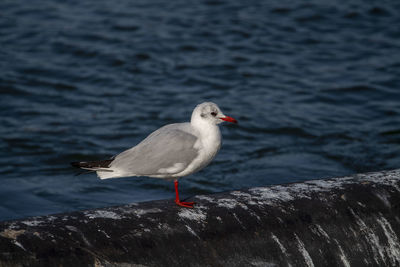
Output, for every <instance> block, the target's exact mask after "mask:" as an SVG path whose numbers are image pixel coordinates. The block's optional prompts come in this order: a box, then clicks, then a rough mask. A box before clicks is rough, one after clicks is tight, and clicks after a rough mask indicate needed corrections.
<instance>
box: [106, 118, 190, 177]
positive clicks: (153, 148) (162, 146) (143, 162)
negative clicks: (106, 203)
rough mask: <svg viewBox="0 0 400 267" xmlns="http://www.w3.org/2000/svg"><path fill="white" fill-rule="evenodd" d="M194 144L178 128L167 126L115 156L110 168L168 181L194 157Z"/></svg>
mask: <svg viewBox="0 0 400 267" xmlns="http://www.w3.org/2000/svg"><path fill="white" fill-rule="evenodd" d="M184 126H185V125H184ZM196 141H197V137H196V136H195V135H192V134H190V133H188V132H187V131H185V130H184V127H183V128H182V127H179V124H173V125H167V126H164V127H162V128H160V129H158V130H157V131H155V132H153V133H152V134H150V135H149V136H148V137H147V138H146V139H144V140H143V141H142V142H141V143H139V144H138V145H137V146H135V147H133V148H131V149H128V150H126V151H124V152H122V153H121V154H119V155H117V156H116V157H115V159H114V160H113V162H112V163H111V166H110V167H112V168H116V169H118V170H119V171H122V172H123V173H126V174H129V175H137V176H163V175H165V177H167V176H168V175H172V174H176V173H179V172H181V171H183V170H184V169H185V168H186V167H187V166H188V165H189V164H190V163H191V162H192V161H193V160H194V159H195V158H196V157H197V155H198V149H196V148H194V146H195V143H196Z"/></svg>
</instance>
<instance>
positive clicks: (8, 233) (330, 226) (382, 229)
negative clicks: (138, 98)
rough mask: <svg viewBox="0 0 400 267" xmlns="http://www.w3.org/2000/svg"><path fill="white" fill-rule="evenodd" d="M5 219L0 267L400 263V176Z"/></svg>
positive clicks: (395, 173) (315, 182)
mask: <svg viewBox="0 0 400 267" xmlns="http://www.w3.org/2000/svg"><path fill="white" fill-rule="evenodd" d="M192 200H194V201H196V202H197V205H196V207H195V208H194V209H187V208H182V207H178V206H176V205H175V204H174V201H173V200H172V199H171V200H162V201H152V202H146V203H138V204H131V205H125V206H119V207H110V208H102V209H96V210H87V211H81V212H72V213H66V214H57V215H50V216H43V217H34V218H28V219H24V220H17V221H8V222H0V266H309V267H310V266H400V242H399V239H400V218H399V216H400V170H394V171H385V172H378V173H367V174H358V175H354V176H349V177H342V178H334V179H327V180H312V181H307V182H303V183H294V184H288V185H276V186H270V187H262V188H251V189H246V190H241V191H233V192H226V193H220V194H214V195H207V196H196V197H193V198H192Z"/></svg>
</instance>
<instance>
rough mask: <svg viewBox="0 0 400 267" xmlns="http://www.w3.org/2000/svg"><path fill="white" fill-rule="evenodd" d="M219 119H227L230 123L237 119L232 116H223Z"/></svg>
mask: <svg viewBox="0 0 400 267" xmlns="http://www.w3.org/2000/svg"><path fill="white" fill-rule="evenodd" d="M220 119H221V120H223V121H228V122H232V123H237V120H235V119H234V118H232V117H229V116H225V117H223V118H220Z"/></svg>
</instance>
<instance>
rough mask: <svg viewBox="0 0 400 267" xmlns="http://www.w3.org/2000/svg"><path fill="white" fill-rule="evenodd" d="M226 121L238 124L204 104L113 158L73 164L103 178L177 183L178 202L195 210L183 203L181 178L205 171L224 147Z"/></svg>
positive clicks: (208, 104)
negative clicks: (185, 118) (222, 129)
mask: <svg viewBox="0 0 400 267" xmlns="http://www.w3.org/2000/svg"><path fill="white" fill-rule="evenodd" d="M224 121H226V122H232V123H237V121H236V120H235V119H234V118H232V117H229V116H226V115H224V114H223V113H222V111H221V110H220V109H219V107H218V106H217V105H216V104H215V103H212V102H204V103H201V104H199V105H197V106H196V108H195V109H194V110H193V113H192V117H191V120H190V122H184V123H173V124H168V125H165V126H163V127H161V128H159V129H158V130H156V131H154V132H153V133H151V134H150V135H149V136H147V137H146V138H145V139H144V140H143V141H141V142H140V143H139V144H137V145H136V146H134V147H132V148H130V149H128V150H125V151H123V152H121V153H120V154H118V155H116V156H114V157H113V158H111V159H108V160H100V161H88V162H71V165H72V166H74V167H78V168H81V169H84V170H89V171H95V172H96V173H97V176H98V177H99V178H100V179H109V178H118V177H131V176H147V177H155V178H163V179H167V180H174V185H175V203H176V204H177V205H179V206H182V207H187V208H193V205H194V202H183V201H180V199H179V192H178V179H179V178H181V177H184V176H187V175H190V174H192V173H195V172H197V171H199V170H201V169H203V168H204V167H206V166H207V165H208V164H209V163H210V162H211V161H212V160H213V158H214V157H215V155H216V154H217V153H218V151H219V149H220V147H221V132H220V130H219V127H218V124H220V123H222V122H224Z"/></svg>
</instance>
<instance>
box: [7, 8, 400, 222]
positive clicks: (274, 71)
mask: <svg viewBox="0 0 400 267" xmlns="http://www.w3.org/2000/svg"><path fill="white" fill-rule="evenodd" d="M399 3H400V2H398V1H361V0H360V1H358V0H350V1H338V0H331V1H321V0H315V1H233V0H232V1H219V0H206V1H197V0H196V1H190V0H189V1H188V0H184V1H183V0H177V1H154V0H151V1H150V0H140V1H137V0H135V1H131V0H118V1H109V0H96V1H94V0H88V1H72V0H71V1H55V0H54V1H51V0H41V1H18V0H12V1H9V0H3V1H1V2H0V48H1V49H0V70H1V71H0V96H1V98H0V106H1V108H0V122H1V123H0V125H1V126H0V151H1V153H0V220H6V219H14V218H22V217H27V216H33V215H44V214H50V213H59V212H65V211H72V210H80V209H87V208H95V207H104V206H111V205H118V204H125V203H132V202H139V201H147V200H153V199H164V198H173V197H174V191H173V184H172V183H171V182H167V181H163V180H157V179H149V178H125V179H111V180H99V179H98V178H97V177H96V176H95V175H94V174H88V175H80V176H75V175H74V174H75V170H74V169H72V167H70V166H69V162H70V161H79V160H96V159H105V158H109V157H110V156H112V155H114V154H117V153H119V152H121V151H123V150H125V149H127V148H129V147H131V146H133V145H134V144H136V143H138V142H139V141H140V140H141V139H143V138H144V137H146V135H147V134H149V133H150V132H151V131H153V130H155V129H157V128H158V127H160V126H162V125H165V124H168V123H173V122H182V121H188V120H189V118H190V115H191V112H192V109H193V108H194V107H195V106H196V104H198V103H201V102H203V101H213V102H216V103H217V104H218V105H219V106H220V107H221V109H222V110H223V111H224V113H225V114H227V115H230V116H232V117H235V118H236V119H238V120H239V125H227V124H226V125H224V126H222V134H223V138H224V141H223V146H222V149H221V151H220V153H219V154H218V156H217V158H216V159H215V160H214V161H213V163H212V164H211V165H210V166H208V167H207V168H206V169H204V170H203V171H201V172H199V173H196V174H194V175H191V176H189V177H186V178H185V179H182V180H181V183H180V186H181V187H180V189H181V194H182V196H183V197H187V196H191V195H194V194H206V193H212V192H219V191H226V190H233V189H240V188H244V187H253V186H264V185H269V184H277V183H288V182H294V181H301V180H305V179H315V178H321V177H322V178H323V177H332V176H339V175H347V174H352V173H357V172H367V171H377V170H384V169H393V168H399V167H400V16H399V14H400V4H399ZM171 205H173V202H172V201H171Z"/></svg>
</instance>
